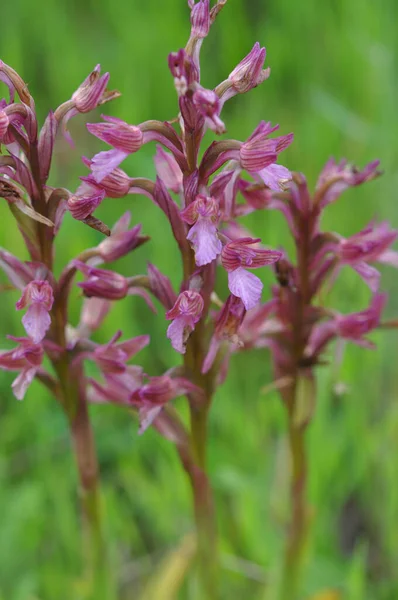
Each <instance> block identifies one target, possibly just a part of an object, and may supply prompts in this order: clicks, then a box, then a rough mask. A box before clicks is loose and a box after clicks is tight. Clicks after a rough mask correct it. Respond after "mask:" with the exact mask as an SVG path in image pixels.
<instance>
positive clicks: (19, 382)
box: [11, 368, 37, 400]
mask: <svg viewBox="0 0 398 600" xmlns="http://www.w3.org/2000/svg"><path fill="white" fill-rule="evenodd" d="M36 371H37V369H36V368H32V369H24V370H23V371H21V373H20V374H19V375H18V377H17V378H16V379H14V381H13V383H12V385H11V387H12V391H13V394H14V396H15V397H16V399H17V400H23V398H24V396H25V394H26V390H27V389H28V387H29V386H30V384H31V383H32V381H33V379H34V376H35V375H36Z"/></svg>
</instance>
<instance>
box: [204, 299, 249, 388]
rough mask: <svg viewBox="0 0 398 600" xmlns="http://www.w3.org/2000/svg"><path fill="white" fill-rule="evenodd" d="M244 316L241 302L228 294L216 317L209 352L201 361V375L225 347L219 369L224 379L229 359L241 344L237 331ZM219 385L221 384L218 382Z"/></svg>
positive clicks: (208, 368) (209, 367) (244, 310)
mask: <svg viewBox="0 0 398 600" xmlns="http://www.w3.org/2000/svg"><path fill="white" fill-rule="evenodd" d="M245 314H246V308H245V306H244V304H243V302H242V300H241V299H240V298H238V297H237V296H234V295H233V294H230V296H228V299H227V301H226V302H225V304H224V305H223V307H222V308H221V310H220V311H219V313H218V315H217V319H216V323H215V327H214V334H213V337H212V338H211V340H210V345H209V350H208V352H207V355H206V357H205V359H204V361H203V365H202V373H207V372H208V371H210V369H211V367H212V365H213V363H214V360H215V358H216V356H217V353H218V351H219V350H220V347H221V346H222V345H225V350H224V353H225V355H224V357H223V358H224V360H223V365H222V368H221V369H220V371H221V373H222V375H223V378H224V377H225V375H226V372H227V368H228V362H229V357H230V355H231V353H232V352H233V351H234V350H235V349H236V348H238V347H239V346H240V344H241V342H240V339H239V336H238V331H239V328H240V326H241V325H242V322H243V319H244V318H245ZM219 383H221V381H220V380H219Z"/></svg>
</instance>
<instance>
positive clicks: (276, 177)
mask: <svg viewBox="0 0 398 600" xmlns="http://www.w3.org/2000/svg"><path fill="white" fill-rule="evenodd" d="M258 175H259V176H260V177H261V179H262V180H263V181H264V183H265V185H267V186H268V187H269V188H270V189H271V190H274V191H276V192H278V191H280V189H281V187H283V184H284V183H286V182H288V181H290V180H291V178H292V174H291V172H290V171H289V169H287V168H286V167H283V166H282V165H275V164H274V165H270V166H269V167H266V168H265V169H262V171H259V172H258Z"/></svg>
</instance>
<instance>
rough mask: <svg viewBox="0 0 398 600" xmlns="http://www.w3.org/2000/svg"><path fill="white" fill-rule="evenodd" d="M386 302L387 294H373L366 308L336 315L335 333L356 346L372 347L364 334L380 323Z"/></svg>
mask: <svg viewBox="0 0 398 600" xmlns="http://www.w3.org/2000/svg"><path fill="white" fill-rule="evenodd" d="M386 302H387V294H375V295H374V296H373V298H372V302H371V304H370V306H369V308H367V309H366V310H362V311H361V312H357V313H352V314H350V315H338V316H337V318H336V331H337V335H338V336H340V337H342V338H344V339H347V340H350V341H352V342H354V343H355V344H358V346H364V347H372V346H373V344H372V343H371V342H369V340H367V339H366V338H364V336H365V335H366V334H368V333H370V332H371V331H373V329H376V327H378V325H379V323H380V318H381V313H382V311H383V308H384V306H385V304H386Z"/></svg>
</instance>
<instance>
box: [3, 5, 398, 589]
mask: <svg viewBox="0 0 398 600" xmlns="http://www.w3.org/2000/svg"><path fill="white" fill-rule="evenodd" d="M225 4H226V0H218V1H217V2H216V3H215V4H214V6H213V7H212V8H211V7H210V2H209V0H199V2H195V1H194V0H189V1H188V5H189V8H190V14H191V31H190V36H189V39H188V42H187V45H186V47H185V48H183V49H180V50H178V51H177V52H173V53H171V54H170V55H169V57H168V66H169V69H170V72H171V76H172V79H173V82H174V87H175V90H176V95H177V102H178V108H176V119H173V120H171V121H165V122H163V121H157V120H149V121H145V122H142V123H139V124H134V125H132V124H129V123H127V122H125V121H123V120H121V119H119V118H116V117H112V116H109V115H103V116H102V121H101V122H96V123H88V124H87V129H88V131H89V133H90V134H92V135H93V136H95V137H96V138H98V139H99V140H100V141H102V142H104V143H105V144H106V145H107V146H109V147H110V148H107V149H105V150H101V151H100V152H99V153H97V154H96V155H95V156H93V157H92V158H90V159H89V158H87V157H83V163H84V165H85V167H86V168H87V169H88V170H89V172H88V174H87V172H86V174H85V175H82V177H81V183H80V185H77V186H75V188H76V189H75V190H74V191H69V190H68V189H67V188H66V187H61V186H60V187H53V186H50V185H49V184H48V178H49V174H50V168H51V162H52V156H53V151H54V145H55V143H56V136H57V133H58V132H61V133H62V134H63V135H64V136H65V137H66V139H67V140H68V141H69V142H70V143H72V139H71V136H70V133H69V131H68V129H67V125H68V122H69V120H70V119H71V118H73V117H75V116H76V115H79V114H86V113H89V112H91V111H93V110H94V109H96V108H98V107H99V106H101V105H103V104H105V103H107V102H108V101H109V100H112V99H114V98H116V97H117V96H118V92H114V91H109V90H108V89H107V85H108V82H109V74H108V73H106V74H104V75H102V76H101V74H100V66H99V65H97V66H96V67H95V69H94V71H93V72H92V73H91V74H90V75H89V76H88V77H87V78H86V79H85V81H84V82H83V83H82V84H81V85H80V86H79V87H78V89H77V90H76V91H75V92H74V93H73V94H72V97H71V99H70V100H68V101H67V102H65V103H64V104H62V105H61V106H59V107H58V108H57V109H56V110H55V111H54V112H50V114H49V115H48V117H47V119H46V120H45V122H44V124H43V125H42V127H41V128H39V125H38V122H37V116H36V112H35V105H34V101H33V97H32V96H31V94H30V92H29V91H28V87H27V85H26V83H25V82H24V81H23V80H22V78H21V77H20V76H19V75H18V74H17V73H16V72H15V71H14V70H13V69H12V68H11V67H9V66H8V65H6V64H5V63H2V62H0V81H2V82H3V83H5V85H6V86H7V87H8V90H9V99H8V100H5V99H3V100H1V101H0V143H1V144H2V145H3V146H4V147H5V149H6V150H7V153H6V154H4V155H2V156H1V157H0V196H1V197H2V198H4V199H5V201H6V203H7V205H8V207H9V209H10V210H11V212H12V214H13V215H14V217H15V220H16V224H17V227H18V229H19V231H20V233H21V234H22V238H23V241H24V244H25V246H26V249H27V251H28V252H29V255H30V259H29V260H28V261H21V260H19V259H18V258H17V257H15V256H13V255H11V254H10V253H9V252H8V251H7V250H3V249H0V267H1V268H2V270H3V271H4V273H5V275H6V276H7V278H8V280H9V284H10V287H11V288H12V289H13V290H15V292H16V309H17V310H18V311H19V310H21V311H22V310H23V311H25V312H24V314H23V316H22V319H21V321H22V328H23V330H24V331H21V333H22V334H23V336H22V337H11V339H12V340H13V341H14V343H15V344H16V346H15V347H14V348H13V349H8V350H5V351H4V352H2V353H0V368H2V369H4V370H10V371H15V372H17V373H18V375H17V378H16V379H15V381H14V383H13V384H12V389H13V392H14V395H15V396H16V397H17V398H18V399H20V400H21V399H22V398H23V397H24V396H25V393H26V392H27V390H28V388H29V385H30V384H31V383H32V381H33V379H35V378H36V379H38V380H39V381H40V382H41V383H42V384H44V385H45V386H47V387H48V388H49V389H50V390H51V392H52V393H53V394H54V396H55V398H56V399H57V401H58V402H59V404H60V406H61V407H62V409H63V410H64V412H65V415H66V417H67V420H68V423H69V426H70V431H71V438H72V442H73V443H72V445H73V450H74V453H75V456H76V462H77V467H78V470H79V478H80V485H81V499H82V510H83V517H84V525H85V534H86V537H87V539H88V543H87V549H88V554H87V561H88V566H89V568H90V575H91V591H90V593H94V594H95V591H96V592H97V594H98V593H100V592H99V590H101V593H103V590H104V589H110V588H109V586H111V585H112V584H111V583H109V581H108V574H109V573H108V569H107V566H106V563H107V552H106V544H105V540H104V537H103V532H102V526H101V511H100V506H99V492H98V485H99V481H98V480H99V476H98V465H97V458H96V452H95V445H94V436H93V431H92V428H91V423H90V417H89V405H90V403H96V404H103V403H107V402H111V403H115V404H117V405H120V406H121V407H122V408H124V409H126V410H127V411H128V412H134V413H135V414H137V415H138V420H139V427H138V430H139V433H144V432H145V430H146V429H147V428H148V427H153V428H154V429H156V430H157V431H158V432H159V434H160V435H162V436H163V437H164V438H166V439H167V440H169V441H170V442H171V443H173V444H174V445H175V447H176V450H177V453H178V456H179V457H180V460H181V464H182V467H183V469H184V470H185V471H186V473H187V476H188V479H189V482H190V485H191V487H192V493H193V506H194V513H195V522H196V533H197V535H196V538H197V557H198V561H197V562H198V566H199V569H198V574H199V579H200V582H201V583H200V585H201V594H202V596H201V597H203V598H205V597H206V598H208V599H209V600H211V599H212V598H217V597H219V591H218V578H219V573H218V570H219V569H218V558H217V555H218V553H217V542H216V539H217V536H216V519H215V505H214V499H213V494H212V489H211V484H210V481H209V477H208V473H207V461H206V453H207V446H208V420H209V414H210V410H211V406H212V402H213V398H214V394H215V392H216V390H217V387H218V386H219V385H221V384H222V382H223V380H224V379H225V377H226V376H227V374H228V367H229V360H230V357H231V355H232V353H234V352H240V351H242V350H243V349H245V348H252V347H257V348H262V349H263V348H267V349H270V350H271V354H272V360H273V365H274V372H275V381H276V383H277V387H278V389H279V390H280V394H281V397H282V400H283V402H284V404H285V406H286V409H287V415H288V432H289V441H290V449H291V458H292V474H291V482H292V483H291V506H292V509H291V523H290V525H289V533H288V542H287V549H286V557H285V571H284V578H283V582H282V587H281V598H282V597H283V598H284V599H286V600H288V599H289V600H293V599H294V598H296V597H297V589H298V583H297V582H298V573H299V566H300V560H301V555H302V547H303V544H304V539H305V534H306V530H307V526H308V514H307V507H306V501H305V482H306V468H307V467H306V459H305V442H304V434H305V430H306V428H307V426H308V424H309V422H310V419H311V416H312V410H313V406H314V403H315V394H316V392H315V379H316V369H317V367H318V365H320V364H322V362H323V359H324V353H325V350H326V349H327V346H328V344H329V343H330V342H331V341H333V340H334V339H336V338H341V339H343V340H347V341H352V342H354V343H356V344H359V345H362V346H367V347H369V346H372V344H371V342H370V341H369V340H368V338H367V334H368V333H370V332H371V331H372V330H373V329H375V328H376V327H378V326H379V324H380V320H381V313H382V309H383V306H384V304H385V301H386V297H385V295H384V294H382V293H380V291H379V283H380V282H379V279H380V278H379V274H378V271H377V270H376V268H375V267H374V266H373V264H374V263H377V262H387V263H390V264H393V265H394V266H397V265H398V261H397V255H396V253H395V252H393V251H392V250H391V249H390V246H391V244H392V243H393V242H394V240H395V239H396V237H397V235H398V233H397V232H396V231H395V230H391V229H390V227H389V225H388V224H387V223H381V224H379V225H377V224H375V223H371V224H370V225H369V226H367V227H366V228H365V229H364V230H362V231H361V232H360V233H358V234H356V235H354V236H352V237H351V238H349V239H344V238H342V237H341V236H339V235H338V234H336V233H325V232H323V231H321V216H322V213H323V211H324V209H326V207H327V206H328V205H329V204H331V203H332V202H335V201H336V200H337V198H338V197H339V195H340V194H341V193H342V192H343V191H344V190H345V189H346V188H348V187H350V186H356V185H359V184H362V183H363V182H365V181H368V180H371V179H374V178H375V177H376V176H377V175H378V174H379V173H378V170H377V167H378V163H377V161H376V162H374V163H370V164H369V165H368V166H367V167H365V169H364V170H363V171H358V170H356V169H355V168H353V167H352V166H351V165H348V164H347V163H345V162H342V163H339V164H337V163H335V162H334V161H329V163H328V164H327V165H326V167H325V169H324V171H323V172H322V174H321V176H320V179H319V181H318V184H317V187H316V190H315V193H314V194H313V196H311V195H310V192H309V190H308V187H307V184H306V181H305V178H304V176H302V175H300V174H296V173H292V172H291V171H290V170H289V169H288V168H287V167H285V166H283V165H282V164H280V163H279V159H280V155H281V154H282V156H283V152H284V150H285V149H287V148H288V146H289V145H290V144H291V143H292V142H293V134H291V133H288V134H283V135H279V136H276V135H275V132H276V131H277V130H278V128H279V126H278V125H275V126H273V125H272V124H271V122H269V121H261V122H260V123H259V125H258V126H257V127H256V128H255V129H254V131H253V133H251V135H249V136H248V137H247V139H246V140H243V141H240V140H234V139H224V138H222V139H221V140H218V141H213V142H212V143H211V144H210V145H209V146H208V147H207V148H203V139H204V135H205V133H206V132H207V131H208V130H210V131H211V132H212V133H213V134H214V135H216V136H221V135H224V134H225V132H226V125H225V123H224V122H223V120H222V117H221V115H222V110H223V107H224V104H225V103H226V102H227V101H229V100H231V99H232V98H234V97H235V96H237V95H239V94H244V93H246V92H249V91H250V90H252V89H253V88H255V87H257V86H258V85H260V84H261V83H263V82H264V81H265V80H267V79H268V77H269V75H270V69H269V67H267V68H264V62H265V58H266V51H265V48H262V47H261V46H260V44H259V43H256V44H255V45H254V46H253V48H252V49H251V51H250V52H249V53H248V54H247V56H246V57H244V58H243V59H242V60H241V62H240V63H239V64H238V65H237V66H236V67H235V68H234V69H233V70H232V71H231V73H230V74H229V76H228V77H227V78H226V79H225V80H224V81H222V82H221V83H220V84H219V85H217V86H216V87H215V88H214V89H206V88H205V87H203V85H202V83H201V67H200V51H201V46H202V43H203V40H204V39H205V38H206V37H207V35H208V33H209V30H210V28H211V26H213V24H214V21H215V19H216V17H217V15H218V14H219V12H220V11H221V9H222V8H223V6H224V5H225ZM16 96H18V99H17V100H16ZM150 142H155V143H156V150H155V152H156V154H155V156H154V172H155V173H156V175H155V178H154V180H151V179H148V178H145V177H139V176H130V175H129V174H128V173H127V172H125V171H124V170H123V169H124V168H125V165H123V162H124V161H125V159H127V157H128V156H130V155H133V154H135V153H137V152H139V150H140V149H141V148H142V146H143V145H146V144H148V143H150ZM122 166H123V168H122ZM133 194H140V195H144V196H145V197H146V198H147V199H148V201H151V202H153V203H154V204H155V205H156V206H157V207H158V208H159V209H160V210H161V211H162V212H163V213H164V214H165V215H166V217H167V220H168V222H169V226H170V230H171V233H172V236H173V238H174V240H175V243H176V245H177V246H178V249H179V252H180V257H181V280H180V282H179V285H178V286H177V287H176V288H173V286H172V283H171V281H170V279H169V277H168V276H167V275H166V274H164V273H162V272H161V271H160V270H159V269H158V268H157V267H156V266H155V265H152V264H148V268H147V272H146V273H131V275H130V276H124V275H121V274H120V273H118V272H117V271H114V270H113V269H112V270H111V269H109V268H108V265H107V264H108V263H110V262H113V261H115V260H118V259H119V258H122V257H123V256H126V255H130V253H131V252H135V251H136V250H137V249H138V248H140V247H141V246H142V245H143V244H145V243H148V242H149V237H148V235H146V232H145V234H143V233H142V231H141V230H142V228H141V225H140V224H138V223H135V220H134V222H133V224H132V225H130V222H131V220H132V216H131V214H130V213H129V212H126V213H125V214H124V215H123V216H122V217H121V218H120V219H118V220H117V219H115V223H114V225H113V227H112V228H109V227H108V226H107V225H106V224H105V223H103V222H102V221H100V220H99V219H98V218H97V217H96V216H95V211H96V210H97V209H98V207H99V206H100V205H101V204H102V203H103V202H108V201H111V200H107V199H112V198H122V197H125V196H129V197H130V196H132V195H133ZM130 199H131V201H132V202H134V200H133V199H132V198H130ZM264 209H266V210H269V209H276V210H279V211H281V212H282V214H283V216H284V218H285V220H286V222H287V225H288V229H289V232H290V235H291V236H292V239H293V241H294V244H295V247H296V258H295V261H291V260H290V259H289V257H288V256H287V255H286V253H285V252H284V251H283V250H281V249H271V248H268V247H267V243H266V242H267V240H261V239H260V238H257V237H254V236H253V235H252V234H251V233H250V232H249V231H247V230H244V229H243V227H242V226H241V224H240V223H239V221H238V220H239V219H241V218H242V217H244V216H245V215H248V214H250V213H252V212H254V211H259V210H264ZM68 213H69V215H68ZM66 216H67V218H70V219H74V220H75V221H76V222H75V223H74V226H75V227H76V230H78V228H79V227H82V226H83V225H88V226H89V227H91V228H93V229H94V230H95V231H96V232H97V234H98V237H99V241H98V244H97V245H96V246H95V247H93V248H88V249H86V250H83V251H82V252H81V253H80V254H79V255H78V256H72V257H70V260H69V262H68V263H67V264H66V265H63V268H62V269H61V274H60V275H59V276H56V272H58V270H57V271H56V270H55V269H54V261H55V246H56V241H57V235H58V233H59V230H60V228H61V227H62V225H63V221H64V218H65V217H66ZM134 219H135V215H134ZM148 233H149V234H150V232H148ZM100 236H101V237H100ZM104 236H105V237H104ZM149 243H156V240H153V241H150V242H149ZM144 248H145V246H144ZM369 263H371V265H370V264H369ZM131 264H132V265H134V262H133V261H132V263H131ZM347 265H348V266H350V267H351V268H353V269H354V270H355V271H357V273H358V274H359V275H360V276H361V277H362V279H364V280H365V282H366V283H367V284H368V286H369V287H370V289H371V291H372V292H373V299H372V301H371V304H370V307H369V308H367V309H365V310H361V311H359V312H357V313H354V314H350V315H342V314H340V313H339V312H337V311H336V310H333V309H330V308H328V307H326V306H324V305H323V303H322V301H321V298H322V295H321V292H322V289H323V288H324V286H325V285H326V286H328V285H330V283H331V282H332V281H334V280H335V279H336V278H337V276H338V273H339V271H340V270H341V269H342V268H343V267H344V266H347ZM262 267H270V268H272V270H273V272H274V274H275V278H276V283H275V285H274V286H273V287H272V289H271V290H270V292H269V294H268V297H266V298H265V302H264V303H262V299H263V282H262V280H261V278H260V277H258V276H257V274H255V273H254V272H253V270H254V269H255V270H256V273H261V268H262ZM173 268H174V267H173ZM221 272H224V273H225V280H226V281H227V287H225V289H224V290H223V291H222V292H220V291H219V287H217V290H218V293H216V281H217V277H218V275H219V274H220V273H221ZM77 276H79V277H80V278H81V276H82V277H83V280H79V282H78V283H76V282H75V278H76V277H77ZM76 289H80V291H81V294H82V296H83V301H82V307H81V316H80V320H79V323H78V324H75V325H73V324H71V323H70V322H69V311H68V307H69V299H70V295H71V292H72V291H73V290H74V291H76ZM131 295H139V296H140V297H141V298H143V299H144V300H145V302H146V303H147V305H148V307H149V309H150V310H153V311H156V310H158V308H159V304H160V306H161V311H162V313H164V331H165V336H167V338H168V339H169V340H170V351H171V352H174V351H175V352H177V353H179V354H180V355H181V364H180V366H178V367H170V368H169V369H168V370H166V372H164V373H144V371H143V369H142V367H140V366H139V365H136V364H131V362H130V361H131V359H132V358H134V361H135V360H136V359H135V355H136V354H138V353H139V351H140V350H141V349H142V348H144V347H145V346H147V345H149V347H150V344H151V343H156V340H155V341H151V340H149V336H146V335H143V336H139V337H136V338H133V339H130V340H124V339H123V334H122V331H117V332H116V333H115V335H114V336H113V337H112V339H111V340H109V341H108V342H107V343H105V344H102V345H101V344H98V343H97V342H94V341H93V340H92V334H93V333H94V332H95V331H96V330H98V329H99V328H100V327H101V325H102V323H103V320H104V319H105V318H106V315H107V314H108V312H109V310H110V309H111V308H112V307H113V306H114V303H116V302H119V301H122V300H124V299H125V298H126V297H128V296H131ZM265 295H266V294H265ZM153 299H155V303H154V302H153ZM115 310H117V309H115ZM22 328H21V330H22ZM88 363H94V364H95V366H96V367H97V370H98V372H99V375H98V377H96V378H95V377H91V376H89V375H88V372H87V369H86V368H85V367H86V364H88ZM180 396H185V397H186V398H187V401H188V407H189V413H190V424H189V426H188V425H185V423H184V419H183V417H182V416H181V415H180V414H179V412H178V410H177V408H176V406H177V405H174V404H173V403H174V400H175V399H176V398H178V397H180ZM97 597H98V596H97Z"/></svg>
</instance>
